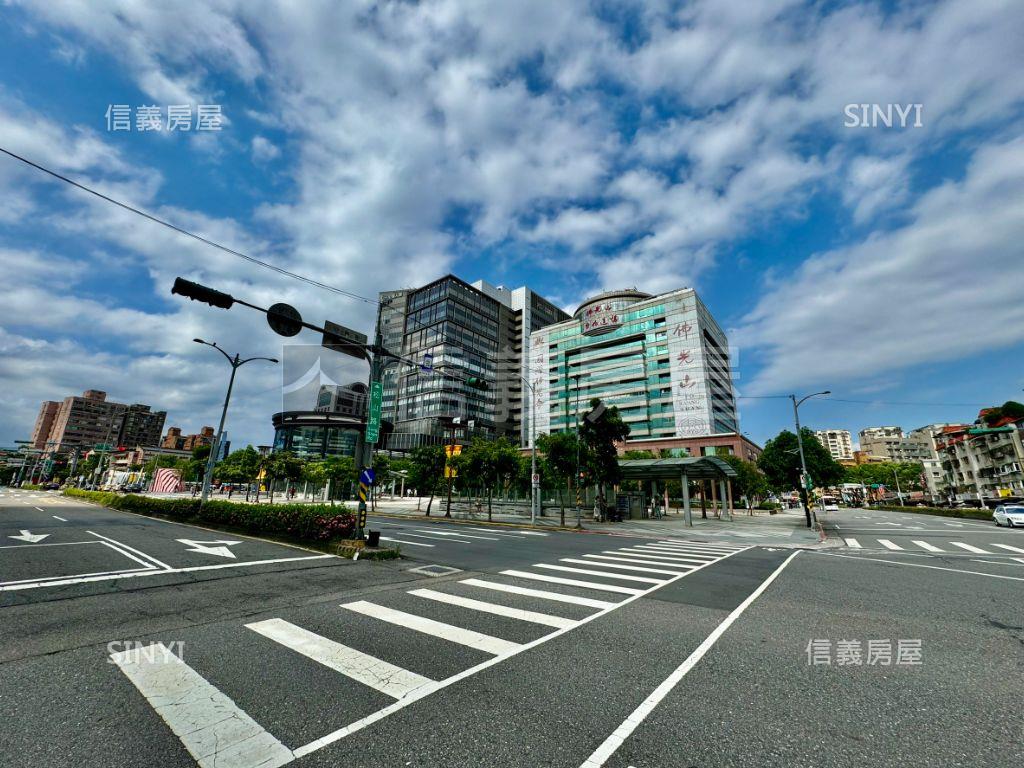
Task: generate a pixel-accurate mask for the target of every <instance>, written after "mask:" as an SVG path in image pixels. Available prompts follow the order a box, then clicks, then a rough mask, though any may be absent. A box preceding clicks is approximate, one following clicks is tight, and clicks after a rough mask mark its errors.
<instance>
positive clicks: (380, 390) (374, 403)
mask: <svg viewBox="0 0 1024 768" xmlns="http://www.w3.org/2000/svg"><path fill="white" fill-rule="evenodd" d="M383 402H384V385H383V384H382V383H381V382H379V381H375V382H373V383H371V384H370V418H369V421H367V422H366V441H367V442H368V443H376V442H377V439H378V438H379V437H380V411H381V405H382V404H383Z"/></svg>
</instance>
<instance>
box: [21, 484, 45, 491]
mask: <svg viewBox="0 0 1024 768" xmlns="http://www.w3.org/2000/svg"><path fill="white" fill-rule="evenodd" d="M21 490H23V491H41V490H43V486H41V485H36V484H35V483H22V484H21Z"/></svg>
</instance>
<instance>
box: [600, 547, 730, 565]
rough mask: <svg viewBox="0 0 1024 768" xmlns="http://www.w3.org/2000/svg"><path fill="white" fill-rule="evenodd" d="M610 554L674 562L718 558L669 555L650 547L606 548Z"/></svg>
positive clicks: (707, 560)
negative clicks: (611, 549)
mask: <svg viewBox="0 0 1024 768" xmlns="http://www.w3.org/2000/svg"><path fill="white" fill-rule="evenodd" d="M605 551H606V552H608V554H615V553H618V552H621V553H622V554H624V555H635V556H637V557H649V558H651V559H653V560H667V561H669V562H674V563H700V564H702V565H703V564H704V563H710V562H711V561H712V560H715V559H716V558H713V557H712V558H707V557H698V556H696V555H669V554H666V553H664V552H658V551H657V550H649V549H625V548H623V549H619V550H616V551H615V552H610V551H608V550H605Z"/></svg>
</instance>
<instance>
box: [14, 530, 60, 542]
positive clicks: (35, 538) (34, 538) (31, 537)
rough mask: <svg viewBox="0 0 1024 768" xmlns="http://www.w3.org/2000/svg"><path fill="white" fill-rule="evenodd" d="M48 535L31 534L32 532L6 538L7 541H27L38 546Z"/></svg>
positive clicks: (23, 532)
mask: <svg viewBox="0 0 1024 768" xmlns="http://www.w3.org/2000/svg"><path fill="white" fill-rule="evenodd" d="M49 535H50V534H48V533H32V531H22V532H21V535H20V536H8V537H7V538H9V539H18V541H27V542H29V543H30V544H38V543H39V542H40V541H42V540H43V539H45V538H46V537H47V536H49Z"/></svg>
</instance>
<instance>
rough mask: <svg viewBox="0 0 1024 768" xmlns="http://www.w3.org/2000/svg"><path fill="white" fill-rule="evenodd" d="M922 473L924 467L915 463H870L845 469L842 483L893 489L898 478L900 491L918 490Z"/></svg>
mask: <svg viewBox="0 0 1024 768" xmlns="http://www.w3.org/2000/svg"><path fill="white" fill-rule="evenodd" d="M923 473H924V467H923V466H922V465H921V464H920V463H917V462H890V461H884V462H872V463H869V464H858V465H857V466H855V467H845V474H844V476H843V482H846V483H863V484H864V485H867V486H870V485H884V486H885V487H886V488H890V487H891V488H895V487H896V477H897V476H898V477H899V486H900V490H903V491H909V490H920V489H921V479H922V476H923Z"/></svg>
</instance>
